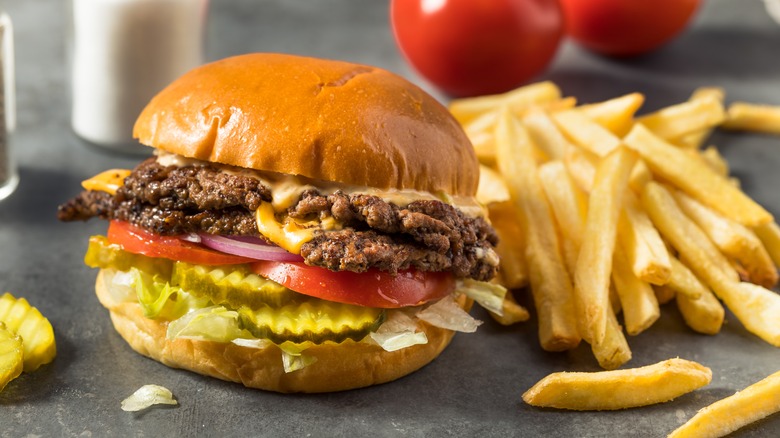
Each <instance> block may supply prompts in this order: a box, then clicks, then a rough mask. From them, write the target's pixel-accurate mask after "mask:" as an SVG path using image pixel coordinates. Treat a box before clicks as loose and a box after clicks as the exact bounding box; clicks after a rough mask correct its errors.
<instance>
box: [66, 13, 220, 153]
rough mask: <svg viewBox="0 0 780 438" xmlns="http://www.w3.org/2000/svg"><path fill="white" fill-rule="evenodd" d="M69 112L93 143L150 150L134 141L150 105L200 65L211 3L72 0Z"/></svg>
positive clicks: (82, 134) (74, 124)
mask: <svg viewBox="0 0 780 438" xmlns="http://www.w3.org/2000/svg"><path fill="white" fill-rule="evenodd" d="M70 6H71V10H72V15H73V21H72V23H71V24H72V28H71V41H70V56H71V67H72V68H71V86H72V87H71V88H72V96H71V97H72V114H71V124H72V127H73V130H74V131H75V133H76V134H77V135H78V136H79V137H81V138H82V139H84V140H87V141H88V142H90V143H93V144H97V145H100V146H105V147H109V148H113V149H119V150H123V151H128V152H133V151H147V150H148V148H144V147H141V146H140V145H138V144H137V143H136V142H135V141H134V140H133V137H132V132H133V124H134V123H135V119H136V118H137V117H138V115H139V114H140V112H141V110H142V109H143V108H144V106H145V105H146V104H147V103H148V102H149V100H150V99H151V98H152V97H153V96H154V95H155V94H157V93H158V92H159V91H160V90H162V89H163V88H164V87H165V86H166V85H168V84H169V83H170V82H172V81H173V80H174V79H176V78H177V77H179V76H180V75H182V74H183V73H185V72H186V71H188V70H190V69H192V68H193V67H195V66H197V65H199V64H201V63H202V60H203V59H202V40H203V27H204V22H205V17H206V11H207V7H208V1H207V0H71V5H70Z"/></svg>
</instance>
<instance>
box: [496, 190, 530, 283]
mask: <svg viewBox="0 0 780 438" xmlns="http://www.w3.org/2000/svg"><path fill="white" fill-rule="evenodd" d="M488 215H489V217H490V222H491V223H492V224H493V228H495V230H496V234H498V239H499V242H498V246H497V247H496V253H498V257H499V259H500V260H501V262H500V264H499V267H498V269H499V271H500V272H501V284H502V285H503V286H504V287H506V288H507V289H518V288H521V287H525V286H526V285H527V284H528V264H527V263H526V261H525V247H526V241H525V234H524V233H523V226H522V224H521V223H520V221H521V218H520V217H518V216H519V215H518V213H517V211H516V209H515V207H514V204H513V203H512V202H511V201H506V202H501V203H492V204H490V205H488Z"/></svg>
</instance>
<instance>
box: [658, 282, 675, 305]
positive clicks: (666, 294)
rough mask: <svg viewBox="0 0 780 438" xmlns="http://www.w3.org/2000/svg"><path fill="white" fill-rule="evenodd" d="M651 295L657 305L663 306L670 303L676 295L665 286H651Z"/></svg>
mask: <svg viewBox="0 0 780 438" xmlns="http://www.w3.org/2000/svg"><path fill="white" fill-rule="evenodd" d="M653 294H654V295H655V300H656V301H658V304H659V305H661V306H663V305H664V304H666V303H668V302H670V301H672V300H673V299H674V297H675V296H676V295H677V293H676V292H675V291H674V289H672V288H671V287H669V286H667V285H665V284H664V285H662V286H653Z"/></svg>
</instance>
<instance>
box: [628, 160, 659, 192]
mask: <svg viewBox="0 0 780 438" xmlns="http://www.w3.org/2000/svg"><path fill="white" fill-rule="evenodd" d="M652 179H653V173H652V172H650V168H649V167H647V164H645V161H644V160H639V161H637V162H636V164H635V165H634V169H633V170H632V171H631V176H629V177H628V186H629V187H631V190H633V191H635V192H636V193H642V187H643V186H644V185H645V184H647V182H648V181H652Z"/></svg>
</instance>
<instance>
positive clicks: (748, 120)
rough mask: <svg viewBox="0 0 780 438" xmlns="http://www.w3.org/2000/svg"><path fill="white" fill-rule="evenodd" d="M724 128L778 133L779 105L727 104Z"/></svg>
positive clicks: (779, 130)
mask: <svg viewBox="0 0 780 438" xmlns="http://www.w3.org/2000/svg"><path fill="white" fill-rule="evenodd" d="M722 127H723V128H725V129H733V130H741V131H753V132H762V133H765V134H780V106H777V105H756V104H751V103H745V102H734V103H732V104H731V105H729V109H728V117H727V119H726V122H725V123H723V125H722Z"/></svg>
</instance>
